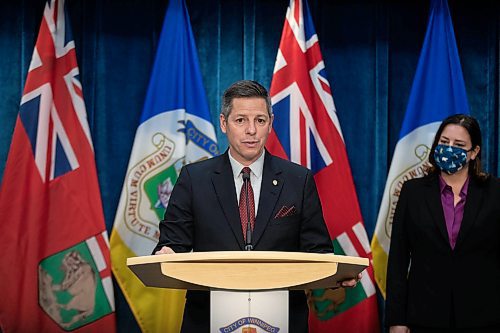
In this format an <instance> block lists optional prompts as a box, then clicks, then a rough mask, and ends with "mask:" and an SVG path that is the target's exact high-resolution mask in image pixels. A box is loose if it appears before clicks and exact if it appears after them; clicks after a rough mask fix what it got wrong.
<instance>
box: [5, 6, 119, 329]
mask: <svg viewBox="0 0 500 333" xmlns="http://www.w3.org/2000/svg"><path fill="white" fill-rule="evenodd" d="M75 52H76V51H75V43H74V41H73V37H72V34H71V27H70V22H69V16H68V14H67V12H66V10H65V2H64V1H63V0H49V1H47V3H46V5H45V9H44V12H43V18H42V22H41V24H40V30H39V33H38V38H37V41H36V45H35V49H34V51H33V56H32V59H31V63H30V67H29V70H28V75H27V79H26V84H25V86H24V91H23V94H22V98H21V104H20V108H19V115H18V117H17V120H16V125H15V128H14V133H13V137H12V143H11V147H10V151H9V155H8V158H7V163H6V168H5V172H4V175H3V182H2V187H1V189H0V223H1V227H0V228H1V231H0V252H1V253H2V255H1V259H0V276H1V277H2V283H0V294H1V295H2V301H1V302H0V326H1V330H2V331H3V332H67V331H72V332H114V331H115V314H114V295H113V284H112V281H111V270H110V258H109V243H108V237H107V232H106V229H105V224H104V215H103V211H102V202H101V196H100V192H99V184H98V179H97V173H96V167H95V159H94V150H93V145H92V138H91V135H90V129H89V125H88V122H87V113H86V110H85V103H84V100H83V93H82V85H81V83H80V79H79V70H78V64H77V62H76V53H75Z"/></svg>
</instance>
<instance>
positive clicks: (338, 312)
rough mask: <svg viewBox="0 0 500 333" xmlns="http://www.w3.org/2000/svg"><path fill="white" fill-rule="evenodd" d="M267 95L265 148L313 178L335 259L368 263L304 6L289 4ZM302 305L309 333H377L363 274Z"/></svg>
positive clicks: (373, 302)
mask: <svg viewBox="0 0 500 333" xmlns="http://www.w3.org/2000/svg"><path fill="white" fill-rule="evenodd" d="M270 93H271V100H272V104H273V110H274V113H275V121H274V124H273V131H272V133H271V135H270V136H269V140H268V144H267V148H268V149H269V151H270V152H271V153H273V154H276V155H278V156H280V157H283V158H285V159H289V160H291V161H293V162H296V163H298V164H301V165H303V166H305V167H307V168H309V169H311V170H312V172H313V173H314V179H315V181H316V184H317V187H318V192H319V196H320V199H321V202H322V205H323V213H324V216H325V220H326V223H327V227H328V230H329V233H330V237H331V239H332V241H333V244H334V250H335V253H336V254H345V255H349V256H362V257H369V258H370V257H371V251H370V243H369V241H368V237H367V234H366V230H365V227H364V224H363V219H362V217H361V211H360V208H359V204H358V198H357V195H356V191H355V188H354V182H353V179H352V175H351V168H350V165H349V161H348V159H347V152H346V149H345V144H344V141H343V137H342V131H341V128H340V123H339V120H338V118H337V115H336V111H335V105H334V103H333V97H332V93H331V89H330V84H329V83H328V80H327V77H326V71H325V64H324V62H323V59H322V55H321V51H320V48H319V43H318V36H317V35H316V32H315V30H314V25H313V22H312V18H311V15H310V12H309V8H308V6H307V2H306V1H294V0H292V1H290V5H289V7H288V10H287V13H286V19H285V24H284V28H283V33H282V36H281V42H280V47H279V50H278V55H277V57H276V64H275V67H274V74H273V79H272V83H271V89H270ZM332 189H333V190H332ZM309 301H310V305H311V310H312V311H311V315H310V320H309V327H310V332H318V333H320V332H360V333H363V332H366V333H373V332H378V331H379V321H378V310H377V299H376V295H375V285H374V282H373V272H372V269H371V267H370V268H368V269H367V271H365V272H364V274H363V278H362V280H361V283H359V284H358V286H357V287H355V288H353V289H343V288H342V289H338V290H313V291H312V292H311V293H310V295H309Z"/></svg>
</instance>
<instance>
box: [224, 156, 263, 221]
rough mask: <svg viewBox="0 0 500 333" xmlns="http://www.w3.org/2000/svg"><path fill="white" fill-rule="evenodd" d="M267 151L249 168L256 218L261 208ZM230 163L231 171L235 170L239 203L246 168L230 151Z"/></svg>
mask: <svg viewBox="0 0 500 333" xmlns="http://www.w3.org/2000/svg"><path fill="white" fill-rule="evenodd" d="M265 153H266V151H265V150H263V151H262V155H260V157H259V158H258V159H257V160H256V161H255V162H253V163H252V164H250V165H249V166H248V167H249V168H250V170H251V172H250V183H251V184H252V189H253V198H254V202H255V216H257V210H258V208H259V199H260V187H261V184H262V171H263V170H264V155H265ZM229 162H231V169H233V178H234V185H235V186H234V187H235V191H236V199H237V200H238V201H237V202H240V192H241V187H242V186H243V175H242V173H241V170H243V168H244V167H245V166H244V165H243V164H241V163H240V162H238V161H237V160H235V159H234V158H233V156H232V155H231V150H229Z"/></svg>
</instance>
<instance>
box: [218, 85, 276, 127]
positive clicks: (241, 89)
mask: <svg viewBox="0 0 500 333" xmlns="http://www.w3.org/2000/svg"><path fill="white" fill-rule="evenodd" d="M251 97H258V98H263V99H264V100H265V101H266V106H267V113H268V114H269V117H271V116H272V114H273V109H272V107H271V98H270V97H269V94H268V92H267V90H266V88H264V87H263V86H262V85H261V84H260V83H258V82H256V81H250V80H241V81H237V82H235V83H233V84H232V85H231V86H230V87H229V88H227V89H226V91H224V94H223V95H222V107H221V112H220V113H221V114H222V115H223V116H224V118H226V119H227V117H228V116H229V113H231V109H232V107H233V100H234V99H235V98H251Z"/></svg>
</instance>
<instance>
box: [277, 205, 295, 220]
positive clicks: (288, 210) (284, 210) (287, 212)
mask: <svg viewBox="0 0 500 333" xmlns="http://www.w3.org/2000/svg"><path fill="white" fill-rule="evenodd" d="M296 213H297V210H296V209H295V206H294V205H292V206H290V207H288V206H283V207H281V208H280V210H279V211H278V213H276V215H275V216H274V218H275V219H280V218H282V217H287V216H292V215H294V214H296Z"/></svg>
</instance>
